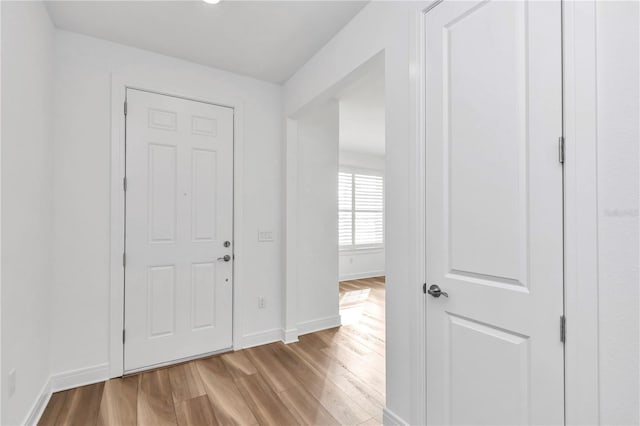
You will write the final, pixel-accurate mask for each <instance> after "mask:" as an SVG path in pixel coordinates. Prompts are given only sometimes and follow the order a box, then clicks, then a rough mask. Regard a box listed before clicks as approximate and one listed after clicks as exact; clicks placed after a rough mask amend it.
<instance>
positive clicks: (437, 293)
mask: <svg viewBox="0 0 640 426" xmlns="http://www.w3.org/2000/svg"><path fill="white" fill-rule="evenodd" d="M427 293H429V294H430V295H432V296H433V297H440V296H444V297H449V295H448V294H447V293H445V292H444V291H442V290H440V287H438V285H437V284H432V285H431V287H429V290H427Z"/></svg>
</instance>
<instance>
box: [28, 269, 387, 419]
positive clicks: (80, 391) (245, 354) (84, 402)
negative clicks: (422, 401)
mask: <svg viewBox="0 0 640 426" xmlns="http://www.w3.org/2000/svg"><path fill="white" fill-rule="evenodd" d="M384 297H385V288H384V277H382V278H371V279H366V280H354V281H346V282H342V283H340V313H341V315H342V318H343V324H344V325H343V326H342V327H340V328H334V329H331V330H325V331H321V332H317V333H313V334H308V335H305V336H301V337H300V341H299V342H298V343H293V344H290V345H284V344H283V343H272V344H270V345H265V346H259V347H255V348H251V349H245V350H241V351H238V352H231V353H226V354H223V355H217V356H213V357H210V358H204V359H200V360H197V361H191V362H188V363H184V364H180V365H176V366H172V367H167V368H162V369H157V370H153V371H148V372H144V373H140V374H136V375H133V376H127V377H124V378H120V379H113V380H109V381H107V382H102V383H97V384H94V385H89V386H83V387H80V388H76V389H71V390H68V391H63V392H57V393H55V394H53V396H52V397H51V400H50V401H49V404H48V405H47V408H46V409H45V412H44V414H43V416H42V418H41V420H40V423H39V424H41V425H70V424H73V425H83V426H86V425H136V424H139V425H176V424H177V425H216V424H221V425H228V424H242V425H255V424H260V425H267V424H269V425H294V424H308V425H311V424H313V425H329V424H345V425H357V424H381V422H382V407H383V406H384V398H385V396H384V392H385V386H384V380H385V363H384V339H385V330H384Z"/></svg>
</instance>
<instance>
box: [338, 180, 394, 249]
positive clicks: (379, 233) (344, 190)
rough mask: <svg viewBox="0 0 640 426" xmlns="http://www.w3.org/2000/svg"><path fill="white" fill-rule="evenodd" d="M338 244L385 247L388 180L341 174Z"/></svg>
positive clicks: (339, 184)
mask: <svg viewBox="0 0 640 426" xmlns="http://www.w3.org/2000/svg"><path fill="white" fill-rule="evenodd" d="M338 242H339V245H340V247H341V248H349V247H353V248H356V247H380V246H382V245H383V244H384V181H383V178H382V176H376V175H372V174H366V173H358V172H340V173H339V174H338Z"/></svg>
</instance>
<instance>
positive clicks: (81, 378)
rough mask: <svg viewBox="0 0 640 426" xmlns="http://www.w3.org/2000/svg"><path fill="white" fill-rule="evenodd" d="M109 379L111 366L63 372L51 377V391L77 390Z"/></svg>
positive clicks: (102, 365) (103, 365)
mask: <svg viewBox="0 0 640 426" xmlns="http://www.w3.org/2000/svg"><path fill="white" fill-rule="evenodd" d="M108 379H109V364H107V363H105V364H98V365H94V366H91V367H86V368H79V369H77V370H70V371H63V372H62V373H57V374H54V375H52V376H51V379H49V380H50V383H51V391H52V392H58V391H62V390H67V389H72V388H77V387H79V386H85V385H92V384H94V383H98V382H103V381H105V380H108Z"/></svg>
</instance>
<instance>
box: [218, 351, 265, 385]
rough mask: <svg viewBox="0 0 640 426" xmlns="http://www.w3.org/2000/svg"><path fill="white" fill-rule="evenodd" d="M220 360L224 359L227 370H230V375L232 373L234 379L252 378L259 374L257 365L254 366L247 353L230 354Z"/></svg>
mask: <svg viewBox="0 0 640 426" xmlns="http://www.w3.org/2000/svg"><path fill="white" fill-rule="evenodd" d="M220 358H222V361H223V362H224V365H225V366H226V367H227V370H229V373H231V375H232V376H233V378H234V379H240V378H242V377H245V376H251V375H253V374H256V373H257V372H258V370H256V367H255V365H253V363H252V362H251V360H250V359H249V357H248V356H247V352H246V351H236V352H229V353H226V354H224V355H222V356H221V357H220Z"/></svg>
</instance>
